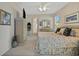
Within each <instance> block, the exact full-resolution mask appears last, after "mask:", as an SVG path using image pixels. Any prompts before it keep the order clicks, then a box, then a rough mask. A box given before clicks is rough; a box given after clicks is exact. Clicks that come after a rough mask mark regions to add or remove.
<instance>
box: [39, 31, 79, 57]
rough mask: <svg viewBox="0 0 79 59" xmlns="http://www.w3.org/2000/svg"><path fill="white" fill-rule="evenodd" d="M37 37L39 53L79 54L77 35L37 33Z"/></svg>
mask: <svg viewBox="0 0 79 59" xmlns="http://www.w3.org/2000/svg"><path fill="white" fill-rule="evenodd" d="M38 38H39V39H38V50H39V54H40V55H54V56H72V55H73V56H74V55H78V54H79V38H77V37H66V36H62V35H57V34H54V33H53V34H49V33H39V35H38Z"/></svg>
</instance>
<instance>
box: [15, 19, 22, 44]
mask: <svg viewBox="0 0 79 59" xmlns="http://www.w3.org/2000/svg"><path fill="white" fill-rule="evenodd" d="M15 23H16V25H15V27H16V28H15V33H16V35H17V40H18V42H19V43H22V42H23V20H22V19H19V20H16V21H15Z"/></svg>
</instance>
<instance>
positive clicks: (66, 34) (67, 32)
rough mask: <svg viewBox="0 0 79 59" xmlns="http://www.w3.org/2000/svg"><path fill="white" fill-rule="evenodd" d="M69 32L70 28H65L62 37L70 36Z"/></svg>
mask: <svg viewBox="0 0 79 59" xmlns="http://www.w3.org/2000/svg"><path fill="white" fill-rule="evenodd" d="M71 30H72V29H71V28H65V30H64V32H63V35H65V36H70V33H71Z"/></svg>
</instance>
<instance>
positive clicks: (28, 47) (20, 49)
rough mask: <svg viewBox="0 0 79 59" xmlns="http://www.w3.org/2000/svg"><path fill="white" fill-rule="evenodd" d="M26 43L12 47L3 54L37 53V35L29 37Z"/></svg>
mask: <svg viewBox="0 0 79 59" xmlns="http://www.w3.org/2000/svg"><path fill="white" fill-rule="evenodd" d="M28 39H29V40H26V41H25V43H24V44H20V45H19V46H17V47H16V48H11V49H10V50H9V51H8V52H6V53H5V54H4V55H3V56H34V55H37V54H36V50H35V47H36V36H32V37H28Z"/></svg>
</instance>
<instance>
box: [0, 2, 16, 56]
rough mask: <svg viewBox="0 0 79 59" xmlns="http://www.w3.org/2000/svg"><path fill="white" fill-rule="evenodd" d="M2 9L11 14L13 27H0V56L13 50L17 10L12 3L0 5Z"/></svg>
mask: <svg viewBox="0 0 79 59" xmlns="http://www.w3.org/2000/svg"><path fill="white" fill-rule="evenodd" d="M0 9H3V10H5V11H7V12H9V13H11V25H0V55H3V54H4V53H5V52H6V51H8V50H9V49H10V48H11V39H12V38H13V36H14V18H15V15H14V14H15V10H14V8H13V7H12V3H2V2H1V3H0Z"/></svg>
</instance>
